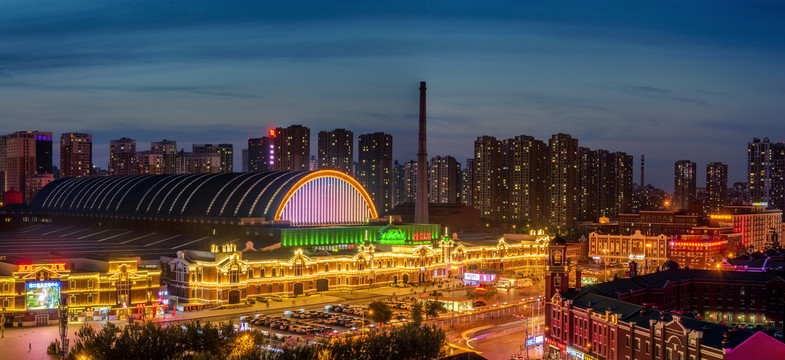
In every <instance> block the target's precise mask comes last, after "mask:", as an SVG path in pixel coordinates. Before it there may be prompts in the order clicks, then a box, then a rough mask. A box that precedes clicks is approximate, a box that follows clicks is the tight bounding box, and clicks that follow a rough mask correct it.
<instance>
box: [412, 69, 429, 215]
mask: <svg viewBox="0 0 785 360" xmlns="http://www.w3.org/2000/svg"><path fill="white" fill-rule="evenodd" d="M426 89H427V88H426V87H425V81H420V138H419V142H418V148H417V200H416V203H415V205H414V222H415V223H417V224H427V223H428V173H427V171H428V169H427V167H428V166H427V164H428V160H427V159H426V158H427V157H428V151H427V149H426V145H425V141H426V134H425V131H426V126H425V90H426Z"/></svg>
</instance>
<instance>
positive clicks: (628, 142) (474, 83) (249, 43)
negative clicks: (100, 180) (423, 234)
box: [0, 1, 785, 191]
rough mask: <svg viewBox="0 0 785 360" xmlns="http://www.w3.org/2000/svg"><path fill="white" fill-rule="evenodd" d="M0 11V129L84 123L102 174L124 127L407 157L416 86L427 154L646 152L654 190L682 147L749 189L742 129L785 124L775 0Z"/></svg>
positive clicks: (665, 181)
mask: <svg viewBox="0 0 785 360" xmlns="http://www.w3.org/2000/svg"><path fill="white" fill-rule="evenodd" d="M603 5H605V6H603ZM186 6H187V8H188V9H189V11H180V9H181V7H186ZM684 7H686V8H684ZM0 10H2V11H0V14H3V15H0V19H2V21H0V24H3V25H1V26H0V28H2V31H3V33H4V34H6V36H4V38H3V40H0V43H2V44H3V45H4V46H3V47H2V49H3V50H2V52H1V53H0V57H2V58H3V59H4V66H3V67H2V68H0V74H1V75H0V95H1V96H0V98H2V99H3V100H1V102H0V104H2V106H1V108H2V109H3V110H2V113H0V115H1V116H2V117H3V118H4V119H5V120H4V125H5V126H3V129H2V132H4V133H9V132H13V131H17V130H35V129H38V130H41V131H52V132H53V133H55V134H60V133H63V132H90V133H92V134H93V136H94V139H95V143H94V149H93V152H94V154H95V156H94V161H95V163H97V164H99V166H102V167H103V166H105V164H106V163H107V162H108V150H109V149H108V146H109V141H110V140H112V139H119V138H121V137H123V136H127V137H131V138H134V139H136V140H137V142H138V143H142V144H144V143H147V142H150V141H156V140H160V139H161V138H172V139H175V140H177V141H178V145H180V146H181V147H183V148H186V149H187V148H189V147H190V145H191V144H193V143H211V142H212V143H231V144H234V145H235V147H236V149H237V151H236V152H235V162H237V163H238V164H239V163H240V156H241V151H240V149H241V148H242V147H243V146H242V144H244V143H245V142H246V141H247V138H249V137H259V136H262V135H264V134H265V133H266V131H267V130H268V129H270V128H274V127H276V126H286V125H289V124H303V125H304V126H307V127H310V128H311V129H313V131H317V132H318V131H321V130H328V131H329V130H332V129H335V128H346V129H350V130H352V131H353V132H354V133H355V134H364V133H373V132H376V131H384V132H387V133H390V134H391V135H393V138H394V139H395V142H396V146H395V149H396V150H395V154H394V158H395V159H397V160H399V161H401V162H405V161H407V160H409V159H415V157H416V155H415V150H414V149H415V148H416V146H415V144H416V126H413V124H415V121H416V117H417V105H416V104H417V93H416V82H417V81H421V80H425V81H428V83H429V85H430V86H429V92H430V95H431V96H429V124H430V125H431V128H432V129H440V131H438V132H437V131H431V132H430V134H429V135H430V139H429V143H430V145H431V146H430V148H429V156H431V155H433V156H435V155H442V156H444V155H451V156H454V157H456V159H457V160H458V161H459V162H461V163H465V159H466V158H467V157H469V156H470V154H471V153H472V143H473V141H474V139H475V138H476V137H478V136H482V135H489V136H496V137H503V136H505V135H508V134H509V135H515V136H517V135H528V136H533V137H535V138H537V139H547V138H549V137H550V136H551V135H552V134H556V133H568V134H571V135H572V136H573V137H575V138H578V139H579V140H580V142H581V143H580V146H586V147H589V148H593V149H597V148H599V149H608V150H609V151H623V152H626V153H628V154H631V155H633V156H634V157H635V158H636V159H635V167H636V168H637V166H638V158H639V156H640V155H641V154H644V155H646V157H647V160H648V161H647V164H646V165H647V172H648V175H647V180H648V182H650V183H652V184H654V185H656V186H658V187H661V188H663V189H666V190H668V191H671V190H672V183H671V181H670V180H671V176H670V174H671V171H672V169H671V168H672V164H673V162H674V161H676V160H678V159H682V158H689V159H691V160H692V161H695V162H696V163H698V164H699V166H704V165H705V164H707V163H710V162H715V161H721V162H723V163H727V164H728V168H729V173H728V176H729V179H728V181H729V183H730V184H732V183H733V182H736V181H744V180H745V179H744V175H743V174H744V171H745V145H746V143H747V142H748V141H749V139H751V138H753V137H759V138H763V137H767V136H768V137H771V138H772V139H774V140H777V136H775V134H776V133H782V132H783V130H785V125H783V123H782V122H781V121H778V120H779V119H778V115H777V114H781V113H782V110H783V108H782V107H783V105H782V104H781V102H780V101H779V96H777V95H779V94H781V93H782V92H783V91H785V89H783V88H782V85H781V83H780V82H779V81H777V79H779V78H782V75H783V70H782V69H781V68H780V67H779V66H778V64H780V63H782V60H783V58H785V56H783V46H782V45H783V43H782V41H781V39H782V38H783V37H782V35H783V33H785V27H784V26H783V25H782V24H781V22H779V21H778V19H780V18H781V17H782V16H781V15H783V12H785V9H783V7H782V6H779V5H774V4H768V3H765V2H758V3H750V2H721V3H719V4H716V3H714V2H712V3H707V2H695V3H691V4H689V5H684V4H683V3H681V2H679V3H676V2H666V3H659V4H658V5H657V6H656V7H651V8H650V7H646V6H644V5H637V4H613V6H610V5H607V4H603V3H594V4H573V6H572V7H562V6H560V5H557V4H537V5H530V4H529V5H526V6H524V5H520V7H516V6H515V5H510V4H505V6H488V5H487V4H483V5H477V6H476V7H475V6H472V5H462V4H454V3H450V4H443V5H442V4H440V5H438V6H437V5H430V4H421V3H419V2H403V3H396V4H389V5H376V4H364V3H350V4H344V5H341V4H333V5H331V6H325V5H320V4H318V3H309V2H302V3H297V4H289V5H273V4H237V5H235V6H232V7H223V6H219V5H211V4H210V3H207V2H198V1H197V2H188V3H187V5H186V4H185V3H177V2H174V3H168V4H167V5H166V6H155V7H151V6H150V4H148V3H136V4H134V5H133V6H126V7H112V8H109V7H102V6H98V7H95V6H94V5H91V4H89V3H86V2H69V3H67V4H63V3H56V4H53V6H48V7H45V6H40V7H35V8H33V7H23V6H18V5H16V4H14V3H6V4H4V5H0ZM739 14H744V15H745V16H738V15H739ZM739 29H743V31H739ZM413 84H414V85H413ZM41 99H46V101H41ZM751 119H752V120H751ZM478 123H481V124H482V127H483V128H482V129H480V130H478V129H477V124H478ZM19 124H24V129H22V128H20V126H19ZM677 129H678V130H679V131H676V130H677ZM315 135H316V134H314V136H315ZM312 143H315V142H312ZM314 146H315V144H313V145H312V151H311V153H312V154H315V153H316V152H315V148H314ZM54 151H55V152H56V153H55V154H53V155H55V159H58V158H59V156H57V155H58V154H57V152H58V151H59V148H55V149H54ZM635 175H636V176H635V179H634V180H635V182H636V183H637V182H638V180H639V178H638V176H637V175H638V174H637V172H636V174H635ZM703 176H704V174H703V172H699V174H698V183H699V184H701V183H704V179H703Z"/></svg>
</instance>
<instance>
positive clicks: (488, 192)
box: [472, 136, 504, 221]
mask: <svg viewBox="0 0 785 360" xmlns="http://www.w3.org/2000/svg"><path fill="white" fill-rule="evenodd" d="M501 172H502V142H501V141H499V140H497V139H496V138H495V137H493V136H481V137H478V138H477V140H475V141H474V168H473V169H472V181H473V183H474V185H473V186H472V206H474V207H475V208H477V210H480V217H482V218H485V219H489V220H492V221H500V220H502V217H503V214H502V199H503V196H504V192H503V189H502V186H501V175H502V174H501Z"/></svg>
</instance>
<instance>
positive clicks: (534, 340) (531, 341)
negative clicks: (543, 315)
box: [526, 335, 544, 346]
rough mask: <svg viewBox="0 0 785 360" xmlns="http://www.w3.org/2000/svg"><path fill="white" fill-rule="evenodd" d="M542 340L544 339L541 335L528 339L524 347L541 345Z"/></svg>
mask: <svg viewBox="0 0 785 360" xmlns="http://www.w3.org/2000/svg"><path fill="white" fill-rule="evenodd" d="M543 340H544V337H543V336H542V335H540V336H535V337H530V338H528V339H526V346H532V345H539V344H542V342H543Z"/></svg>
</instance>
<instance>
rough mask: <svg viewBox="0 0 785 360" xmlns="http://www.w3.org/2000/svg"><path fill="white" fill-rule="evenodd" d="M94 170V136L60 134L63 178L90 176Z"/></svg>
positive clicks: (61, 172) (87, 134)
mask: <svg viewBox="0 0 785 360" xmlns="http://www.w3.org/2000/svg"><path fill="white" fill-rule="evenodd" d="M92 170H93V135H92V134H89V133H63V134H60V174H61V176H63V177H80V176H89V175H90V174H91V171H92Z"/></svg>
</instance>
